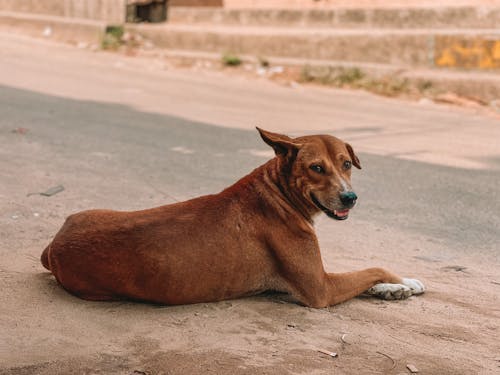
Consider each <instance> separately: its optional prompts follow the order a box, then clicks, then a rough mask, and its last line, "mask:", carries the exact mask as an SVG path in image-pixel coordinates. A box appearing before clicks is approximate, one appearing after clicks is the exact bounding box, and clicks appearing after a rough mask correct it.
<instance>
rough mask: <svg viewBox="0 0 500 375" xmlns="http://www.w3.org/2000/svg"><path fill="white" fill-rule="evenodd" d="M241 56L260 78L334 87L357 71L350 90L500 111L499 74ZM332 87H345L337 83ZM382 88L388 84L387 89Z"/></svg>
mask: <svg viewBox="0 0 500 375" xmlns="http://www.w3.org/2000/svg"><path fill="white" fill-rule="evenodd" d="M157 53H158V52H155V51H153V52H152V55H151V56H152V57H154V56H156V55H157ZM161 56H163V57H165V58H167V59H172V60H174V61H178V62H179V63H180V64H181V65H182V66H185V65H189V64H193V65H195V66H205V65H206V63H207V62H210V64H209V66H217V64H220V63H221V55H220V54H219V53H214V52H200V51H190V50H172V49H170V50H163V51H161ZM239 57H240V58H241V60H242V66H243V69H244V71H247V72H248V71H249V70H250V71H251V70H255V72H256V74H257V75H262V76H273V75H274V74H275V72H276V71H278V72H279V71H282V70H287V71H285V72H284V74H285V77H286V78H287V79H296V80H297V81H301V80H302V81H313V82H316V83H326V84H332V81H331V79H332V78H334V75H335V74H337V77H340V76H343V77H344V78H349V75H351V77H352V73H353V72H356V74H357V75H358V76H360V77H362V78H361V80H360V81H359V82H348V83H351V84H353V85H352V86H351V87H358V88H362V89H365V90H369V91H374V92H377V93H379V94H384V95H391V94H392V95H400V94H405V93H413V94H415V93H416V94H417V96H424V97H430V98H435V97H438V96H440V95H441V94H443V93H449V92H452V93H454V94H456V95H459V96H462V97H466V98H470V99H474V100H478V101H480V102H483V103H484V104H486V105H491V106H492V108H494V109H495V110H496V111H500V74H496V73H492V72H462V71H449V70H446V69H441V68H434V69H404V68H402V67H401V66H397V65H390V64H373V63H359V62H358V63H355V62H354V63H353V62H346V61H333V60H321V59H302V58H286V57H270V58H268V59H266V60H267V63H268V64H269V66H268V67H267V68H264V67H262V66H261V65H260V64H261V61H259V60H260V59H259V58H257V57H256V56H254V55H240V56H239ZM290 69H291V71H290ZM278 74H279V73H278ZM333 85H334V86H340V87H342V85H338V84H335V83H333ZM377 85H378V87H377ZM380 85H385V88H384V87H381V86H380ZM391 86H392V87H391ZM391 90H392V91H391Z"/></svg>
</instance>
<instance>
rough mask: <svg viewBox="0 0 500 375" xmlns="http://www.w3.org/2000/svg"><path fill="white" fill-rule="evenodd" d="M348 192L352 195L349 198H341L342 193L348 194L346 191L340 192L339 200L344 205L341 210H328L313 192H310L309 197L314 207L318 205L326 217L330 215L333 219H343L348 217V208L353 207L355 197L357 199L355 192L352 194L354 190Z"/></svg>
mask: <svg viewBox="0 0 500 375" xmlns="http://www.w3.org/2000/svg"><path fill="white" fill-rule="evenodd" d="M350 193H352V194H353V195H351V196H350V197H349V199H348V198H347V197H344V200H343V199H342V194H348V193H342V194H340V201H341V202H342V204H343V205H344V207H345V208H344V209H342V210H330V209H329V208H327V207H325V206H323V205H322V204H321V202H320V201H319V200H318V199H317V198H316V197H315V195H314V194H313V193H311V199H312V201H313V203H314V204H315V205H316V207H318V208H319V209H320V210H321V211H323V212H324V213H325V214H326V215H327V216H328V217H331V218H332V219H335V220H345V219H347V218H348V217H349V209H351V208H352V207H354V205H355V204H356V199H358V197H357V196H356V194H354V192H350Z"/></svg>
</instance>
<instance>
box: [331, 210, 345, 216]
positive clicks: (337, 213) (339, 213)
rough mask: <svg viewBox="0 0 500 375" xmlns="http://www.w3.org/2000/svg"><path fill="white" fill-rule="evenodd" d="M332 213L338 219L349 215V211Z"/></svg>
mask: <svg viewBox="0 0 500 375" xmlns="http://www.w3.org/2000/svg"><path fill="white" fill-rule="evenodd" d="M334 213H335V215H337V216H338V217H344V216H347V215H349V210H343V211H337V210H335V211H334Z"/></svg>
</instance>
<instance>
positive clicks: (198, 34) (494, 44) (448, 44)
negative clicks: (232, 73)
mask: <svg viewBox="0 0 500 375" xmlns="http://www.w3.org/2000/svg"><path fill="white" fill-rule="evenodd" d="M126 28H127V29H128V30H130V31H133V32H136V33H139V34H141V35H142V36H143V37H145V38H147V39H149V40H150V41H151V42H153V43H154V44H155V45H156V46H157V47H160V48H165V49H174V50H191V51H204V52H216V53H220V54H223V53H225V52H231V53H234V54H245V55H254V56H263V57H287V58H302V59H321V60H337V61H349V62H356V63H378V64H390V65H397V66H401V67H420V68H433V67H436V66H445V67H460V68H472V69H499V68H500V29H449V30H428V29H406V30H405V29H373V30H369V31H367V30H361V29H325V28H307V29H297V28H276V27H251V26H246V27H241V26H211V27H208V26H204V25H181V24H165V25H146V24H142V25H134V24H128V25H127V26H126Z"/></svg>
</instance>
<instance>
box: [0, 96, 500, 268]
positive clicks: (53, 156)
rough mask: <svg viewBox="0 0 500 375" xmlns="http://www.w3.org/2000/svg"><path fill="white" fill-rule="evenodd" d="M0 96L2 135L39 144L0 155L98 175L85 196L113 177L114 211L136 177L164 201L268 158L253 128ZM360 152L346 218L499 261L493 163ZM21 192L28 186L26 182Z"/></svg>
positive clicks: (70, 173)
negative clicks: (461, 164) (487, 166)
mask: <svg viewBox="0 0 500 375" xmlns="http://www.w3.org/2000/svg"><path fill="white" fill-rule="evenodd" d="M0 103H1V108H2V109H1V112H2V119H1V124H0V129H1V130H2V133H3V137H2V138H3V139H5V140H7V139H8V140H9V141H10V142H18V141H19V139H18V138H20V136H19V135H18V134H14V133H12V131H13V130H14V129H17V128H26V129H28V133H27V134H26V135H24V136H21V137H24V138H25V140H26V141H27V142H36V143H37V144H38V145H39V147H41V148H43V149H44V151H43V153H40V154H39V155H37V158H36V160H33V159H31V158H30V157H29V155H23V154H21V153H16V154H15V155H4V156H3V158H4V161H6V160H7V159H8V158H13V159H14V160H12V162H15V163H19V164H23V162H24V163H26V164H31V163H35V164H36V165H37V168H38V169H39V170H48V171H50V170H51V169H54V168H56V169H58V168H60V169H62V170H63V171H64V173H63V174H62V176H61V177H59V178H58V179H57V180H54V181H53V183H54V184H55V183H58V184H59V183H60V184H63V185H68V183H69V181H73V180H74V179H75V175H77V174H81V173H90V174H94V175H96V176H101V178H102V183H101V184H100V185H99V186H95V185H93V184H92V185H89V186H85V185H83V186H80V188H81V189H82V194H86V195H88V196H97V195H99V194H101V193H104V192H105V191H106V190H109V189H111V190H113V191H114V190H117V187H116V186H115V185H116V183H117V181H120V183H119V185H120V186H119V189H118V190H117V194H123V195H124V196H127V197H129V198H130V199H131V204H130V205H129V206H125V207H115V206H113V205H110V207H108V208H113V209H122V210H127V209H133V208H139V207H137V205H136V204H134V202H135V201H136V199H134V192H133V189H134V187H135V186H137V185H140V184H141V182H143V183H144V184H146V185H148V184H149V185H151V186H153V187H154V188H156V189H158V190H159V191H160V192H162V191H163V193H164V194H165V197H166V198H168V199H170V201H173V199H177V200H181V199H186V198H189V197H194V196H197V195H202V194H209V193H216V192H218V191H220V190H222V189H223V188H224V187H225V186H228V185H229V184H232V183H233V182H235V181H236V180H237V179H238V178H240V177H242V176H244V175H245V174H247V173H249V172H250V171H251V170H252V169H253V168H255V167H257V166H258V165H260V164H262V163H263V162H264V161H265V160H266V157H265V156H264V157H262V156H256V155H255V154H257V155H258V152H256V151H262V153H263V155H266V151H267V150H268V149H267V146H266V145H265V144H264V143H263V142H262V141H261V140H260V138H259V136H258V134H257V132H256V131H253V130H252V131H250V130H248V131H247V130H240V129H228V128H223V127H218V126H217V125H213V124H204V123H199V122H194V121H189V120H185V119H182V118H178V117H173V116H166V115H159V114H152V113H147V112H141V111H136V110H134V109H132V108H130V107H128V106H122V105H117V104H106V103H100V102H91V101H78V100H71V99H65V98H59V97H54V96H50V95H43V94H39V93H34V92H29V91H25V90H19V89H13V88H9V87H5V86H2V87H0ZM450 136H451V135H450ZM4 150H5V149H4ZM249 150H250V151H249ZM360 158H361V160H362V165H363V169H362V170H361V171H357V170H356V171H355V172H354V175H355V176H354V186H355V187H356V190H357V192H358V195H359V196H360V199H359V204H358V207H357V208H356V209H355V210H354V211H353V213H352V216H354V217H357V218H359V219H362V220H365V221H369V222H376V223H378V225H381V226H390V227H392V226H396V227H399V228H400V229H401V230H403V231H409V232H413V233H415V234H417V235H419V234H421V235H424V236H426V237H429V238H433V239H435V240H436V241H439V242H444V243H446V245H447V247H448V248H449V249H450V251H457V252H474V253H480V254H485V255H489V256H491V257H492V258H494V259H498V256H499V251H498V250H499V248H498V246H499V244H500V215H499V213H500V193H499V189H498V184H499V182H500V160H495V161H493V162H495V163H496V164H497V166H498V168H496V169H491V170H468V169H461V168H450V167H445V166H439V165H432V164H427V163H420V162H416V161H411V160H402V159H399V158H393V157H387V156H385V157H381V156H375V155H369V154H360ZM18 171H19V173H20V175H19V176H15V175H9V176H5V175H4V176H2V180H4V181H7V180H12V181H21V180H22V179H23V176H22V174H23V172H24V171H23V168H22V167H20V168H19V169H18ZM4 173H5V169H4ZM81 183H83V184H85V181H81ZM30 185H31V184H30ZM19 189H20V190H23V189H24V191H23V192H24V193H26V194H28V193H30V191H29V189H28V190H27V187H26V186H23V185H20V186H19ZM39 189H43V186H40V187H39ZM81 198H84V196H82V197H81ZM3 199H6V200H8V199H9V197H6V196H4V198H3ZM87 208H94V207H90V206H89V207H87ZM68 214H69V212H68Z"/></svg>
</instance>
